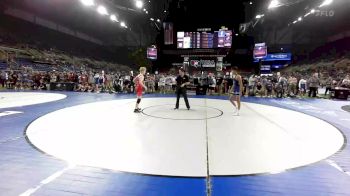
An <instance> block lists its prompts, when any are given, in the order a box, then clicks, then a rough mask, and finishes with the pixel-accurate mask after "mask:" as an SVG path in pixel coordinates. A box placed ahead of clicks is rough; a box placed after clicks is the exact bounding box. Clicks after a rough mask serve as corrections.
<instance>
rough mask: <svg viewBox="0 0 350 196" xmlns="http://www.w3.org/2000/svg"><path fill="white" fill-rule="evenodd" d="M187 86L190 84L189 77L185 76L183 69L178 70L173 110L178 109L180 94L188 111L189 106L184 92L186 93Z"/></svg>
mask: <svg viewBox="0 0 350 196" xmlns="http://www.w3.org/2000/svg"><path fill="white" fill-rule="evenodd" d="M189 84H190V80H189V77H188V76H187V75H185V70H184V69H183V68H180V70H179V75H178V76H177V78H176V95H177V99H176V106H175V108H174V109H175V110H177V109H179V100H180V95H181V94H182V96H183V97H184V100H185V103H186V107H187V109H188V110H189V109H190V104H189V103H188V99H187V92H186V91H187V90H186V86H187V85H189Z"/></svg>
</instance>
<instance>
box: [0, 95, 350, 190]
mask: <svg viewBox="0 0 350 196" xmlns="http://www.w3.org/2000/svg"><path fill="white" fill-rule="evenodd" d="M174 102H175V97H173V96H170V95H146V96H145V98H144V99H143V100H142V102H141V106H142V108H143V110H142V113H140V114H135V113H133V108H134V104H135V98H134V96H133V95H110V94H92V93H71V92H59V93H44V92H40V93H38V92H11V91H7V92H0V177H1V180H0V195H4V196H5V195H6V196H11V195H22V196H26V195H27V196H28V195H258V196H260V195H293V196H294V195H350V188H349V187H350V151H349V148H348V144H347V140H346V137H347V136H349V135H350V113H349V112H346V111H344V110H343V109H342V107H343V106H345V105H349V102H347V101H331V100H321V99H264V98H244V103H243V105H242V110H241V112H240V115H239V116H237V115H235V113H234V112H233V108H232V106H231V105H230V103H229V101H228V100H227V97H215V96H192V97H190V104H191V110H190V111H188V110H187V109H185V107H184V106H182V109H181V106H180V110H173V108H174Z"/></svg>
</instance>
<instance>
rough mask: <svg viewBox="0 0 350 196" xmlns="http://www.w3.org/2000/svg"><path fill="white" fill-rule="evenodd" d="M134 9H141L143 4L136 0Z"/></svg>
mask: <svg viewBox="0 0 350 196" xmlns="http://www.w3.org/2000/svg"><path fill="white" fill-rule="evenodd" d="M136 7H137V8H140V9H141V8H142V7H143V2H142V1H141V0H137V1H136Z"/></svg>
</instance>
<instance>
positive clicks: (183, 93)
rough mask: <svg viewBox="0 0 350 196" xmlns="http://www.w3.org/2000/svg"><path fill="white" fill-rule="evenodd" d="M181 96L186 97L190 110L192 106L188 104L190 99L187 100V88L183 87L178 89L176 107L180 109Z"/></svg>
mask: <svg viewBox="0 0 350 196" xmlns="http://www.w3.org/2000/svg"><path fill="white" fill-rule="evenodd" d="M181 94H182V96H183V97H184V100H185V103H186V107H187V109H190V104H189V103H188V99H187V92H186V87H181V88H177V89H176V106H175V108H179V100H180V95H181Z"/></svg>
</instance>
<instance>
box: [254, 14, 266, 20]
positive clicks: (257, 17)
mask: <svg viewBox="0 0 350 196" xmlns="http://www.w3.org/2000/svg"><path fill="white" fill-rule="evenodd" d="M264 16H265V15H264V14H258V15H256V16H255V18H256V19H259V18H262V17H264Z"/></svg>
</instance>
